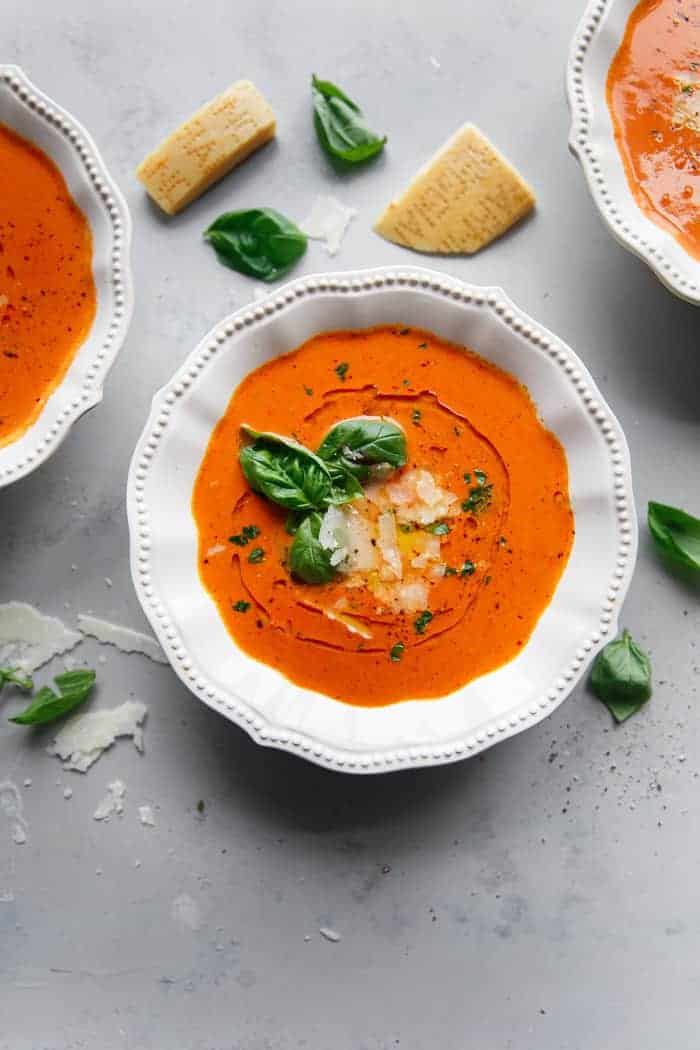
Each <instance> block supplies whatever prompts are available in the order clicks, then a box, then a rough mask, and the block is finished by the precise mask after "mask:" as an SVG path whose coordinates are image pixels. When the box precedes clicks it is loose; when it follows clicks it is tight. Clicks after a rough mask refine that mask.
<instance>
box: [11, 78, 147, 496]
mask: <svg viewBox="0 0 700 1050" xmlns="http://www.w3.org/2000/svg"><path fill="white" fill-rule="evenodd" d="M0 123H2V124H7V125H8V126H9V127H11V128H12V129H13V130H14V131H16V132H17V133H18V134H19V135H22V136H23V137H24V138H26V139H29V140H30V141H31V142H32V143H33V144H34V145H35V146H38V147H39V149H41V150H43V151H44V153H46V154H47V155H48V156H49V157H50V158H51V160H52V161H53V162H54V164H56V166H57V167H58V168H59V170H60V172H61V174H62V175H63V178H64V179H65V180H66V184H67V186H68V189H69V191H70V193H71V196H72V197H73V199H74V201H75V202H76V203H77V205H78V207H79V208H81V210H82V211H83V213H84V215H85V216H86V218H87V220H88V222H89V224H90V229H91V232H92V241H93V257H92V272H93V278H94V281H95V288H96V290H97V312H96V315H95V320H94V321H93V324H92V328H91V329H90V332H89V333H88V336H87V339H86V340H85V341H84V343H83V344H82V345H81V346H80V347H79V348H78V350H77V352H76V354H75V356H74V358H73V360H72V362H71V364H70V366H69V368H68V371H67V372H66V374H65V376H64V378H63V380H62V382H61V383H60V385H59V386H57V387H56V389H55V390H54V391H53V393H52V394H51V396H50V397H49V399H48V401H47V402H46V405H45V406H44V409H43V411H42V413H41V415H40V416H39V418H38V419H37V420H36V421H35V422H34V423H33V424H32V426H30V427H29V429H28V430H26V431H25V433H24V434H23V435H22V436H21V437H19V438H18V439H17V440H16V441H13V442H12V443H11V444H9V445H4V446H3V447H1V448H0V488H2V487H3V486H4V485H9V484H10V482H12V481H17V479H18V478H22V477H24V476H25V475H26V474H29V473H31V471H33V470H35V469H36V468H37V467H38V466H40V464H42V463H43V462H44V461H45V460H46V459H48V457H49V456H50V455H51V454H52V453H53V452H55V451H56V449H57V448H58V446H59V445H60V444H61V442H62V441H63V439H64V438H65V437H66V435H67V433H68V431H69V430H70V428H71V427H72V426H73V424H74V423H75V421H76V420H77V419H79V418H80V416H82V415H84V413H85V412H87V411H88V410H89V409H91V408H94V406H95V405H97V404H99V402H100V401H101V400H102V384H103V382H104V380H105V377H106V376H107V373H108V372H109V369H110V368H111V366H112V364H113V362H114V359H115V357H116V356H117V353H118V352H119V350H120V348H121V346H122V343H123V342H124V339H125V337H126V333H127V329H128V327H129V321H130V319H131V312H132V309H133V292H132V283H131V272H130V268H129V247H130V242H131V219H130V217H129V211H128V208H127V206H126V203H125V201H124V198H123V197H122V195H121V193H120V192H119V190H118V188H117V186H116V184H115V182H114V181H113V179H112V177H111V176H110V174H109V172H108V171H107V169H106V167H105V165H104V162H103V160H102V158H101V156H100V154H99V152H98V149H97V146H96V145H95V143H94V142H93V141H92V139H91V137H90V135H88V133H87V131H86V130H85V128H84V127H83V126H82V124H80V123H79V122H78V121H77V120H76V119H75V117H72V116H71V115H70V114H69V113H67V112H66V111H65V110H64V109H62V108H61V107H60V106H59V105H58V104H57V103H56V102H54V101H53V100H52V99H51V98H49V97H48V95H45V94H44V93H43V92H42V91H40V90H39V89H38V88H37V87H36V85H34V84H33V83H32V82H31V80H29V78H28V77H27V76H25V74H24V73H23V72H22V70H21V69H20V68H19V67H18V66H8V65H0Z"/></svg>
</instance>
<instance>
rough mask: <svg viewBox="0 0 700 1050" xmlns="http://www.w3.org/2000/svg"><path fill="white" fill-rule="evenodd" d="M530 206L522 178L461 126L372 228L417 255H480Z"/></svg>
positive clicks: (479, 135) (474, 130) (469, 127)
mask: <svg viewBox="0 0 700 1050" xmlns="http://www.w3.org/2000/svg"><path fill="white" fill-rule="evenodd" d="M534 205H535V195H534V193H533V192H532V190H531V188H530V187H529V186H528V184H527V183H526V182H525V180H524V179H523V178H522V177H521V176H520V175H519V173H518V172H517V171H516V170H515V168H513V167H512V165H511V164H509V163H508V161H507V160H506V159H505V157H503V156H502V154H501V153H499V151H498V150H497V149H496V147H495V146H494V145H492V143H491V142H489V140H488V139H487V138H486V137H485V136H484V135H482V133H481V132H480V131H479V129H478V128H476V127H475V126H474V125H473V124H465V125H464V126H463V127H461V128H460V129H459V130H458V131H457V132H456V133H455V134H454V135H453V136H452V138H450V139H449V140H448V141H447V142H446V143H445V145H444V146H443V147H442V149H440V150H439V151H438V152H437V153H436V154H435V156H434V157H433V158H432V159H431V160H430V161H429V162H428V163H427V164H426V166H425V167H424V168H422V169H421V170H420V171H419V172H418V174H417V175H416V177H415V179H414V180H413V182H412V183H411V184H410V186H409V187H408V188H407V189H406V190H405V191H404V193H403V194H402V195H401V196H400V197H399V198H398V200H394V201H392V202H391V203H390V204H389V206H388V207H387V209H386V211H385V212H384V214H383V215H382V216H381V217H380V218H379V220H378V221H377V223H376V225H375V227H374V229H375V230H376V232H377V233H379V234H381V236H382V237H386V239H387V240H389V241H394V242H395V243H396V244H401V245H403V246H404V247H406V248H414V249H415V250H416V251H422V252H441V253H444V254H456V253H467V254H471V253H473V252H477V251H479V249H480V248H483V247H484V246H485V245H487V244H489V243H490V242H491V241H492V240H494V239H495V238H496V237H500V236H501V234H502V233H505V231H506V230H507V229H509V227H510V226H512V225H513V224H514V223H516V222H518V220H519V219H522V218H523V216H525V215H526V214H527V213H528V212H529V211H530V210H531V209H532V208H533V207H534Z"/></svg>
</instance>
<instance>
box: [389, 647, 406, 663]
mask: <svg viewBox="0 0 700 1050" xmlns="http://www.w3.org/2000/svg"><path fill="white" fill-rule="evenodd" d="M405 651H406V646H405V645H404V644H403V642H397V643H396V645H392V647H391V649H390V650H389V659H390V660H391V662H392V663H394V664H398V663H400V662H401V658H402V656H403V654H404V652H405Z"/></svg>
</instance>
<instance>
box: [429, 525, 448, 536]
mask: <svg viewBox="0 0 700 1050" xmlns="http://www.w3.org/2000/svg"><path fill="white" fill-rule="evenodd" d="M425 531H426V532H432V534H433V536H446V535H447V534H448V532H449V531H450V526H449V525H448V524H447V522H446V521H436V522H435V523H434V524H433V525H426V526H425Z"/></svg>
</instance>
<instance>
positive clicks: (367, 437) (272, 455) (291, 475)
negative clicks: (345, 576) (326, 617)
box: [239, 416, 406, 583]
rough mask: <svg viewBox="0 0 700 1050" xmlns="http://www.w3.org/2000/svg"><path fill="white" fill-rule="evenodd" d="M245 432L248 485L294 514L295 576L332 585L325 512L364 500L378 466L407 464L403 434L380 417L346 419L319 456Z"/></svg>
mask: <svg viewBox="0 0 700 1050" xmlns="http://www.w3.org/2000/svg"><path fill="white" fill-rule="evenodd" d="M241 430H242V431H243V433H244V434H245V435H246V436H247V437H248V438H250V441H251V443H250V444H248V445H244V446H243V448H242V449H241V450H240V453H239V461H240V464H241V469H242V470H243V473H244V475H245V478H246V480H247V482H248V484H249V485H250V487H251V488H252V489H253V491H254V492H258V493H260V495H261V496H264V497H265V498H266V499H269V500H270V502H271V503H276V504H277V505H278V506H280V507H284V508H285V509H286V510H287V511H289V514H288V515H287V522H286V528H287V532H288V533H289V534H290V535H291V536H294V542H293V543H292V546H291V548H290V551H289V567H290V570H291V572H292V574H293V575H294V576H297V577H298V578H299V579H301V580H304V582H305V583H328V582H329V581H330V580H332V579H333V578H334V577H335V573H336V570H335V568H334V566H333V565H331V561H330V551H328V550H326V548H325V547H323V545H322V544H321V542H320V540H319V533H320V530H321V521H322V517H323V514H324V513H325V511H326V510H327V509H328V508H329V507H331V506H338V505H340V504H343V503H349V502H350V501H351V500H354V499H358V498H359V497H361V496H362V484H361V482H363V481H367V480H368V479H369V477H370V468H371V467H372V466H378V465H386V466H389V467H392V468H396V467H401V466H403V465H404V463H405V462H406V437H405V435H404V432H403V430H402V429H401V427H399V426H397V424H396V423H392V422H391V421H390V420H385V419H380V418H377V417H374V416H367V417H362V416H361V417H357V418H356V419H345V420H343V421H342V422H340V423H337V424H336V425H335V426H334V427H332V429H331V430H330V431H329V432H328V434H326V436H325V438H324V439H323V441H322V442H321V445H320V447H319V449H318V452H311V450H310V449H308V448H306V447H305V446H304V445H301V444H300V443H299V442H298V441H294V440H293V439H292V438H286V437H283V436H282V435H280V434H273V433H271V432H269V431H260V430H254V429H253V428H252V427H249V426H248V425H247V424H244V425H243V426H242V427H241ZM253 554H255V551H253ZM248 560H249V561H250V560H252V555H251V556H249V559H248Z"/></svg>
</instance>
